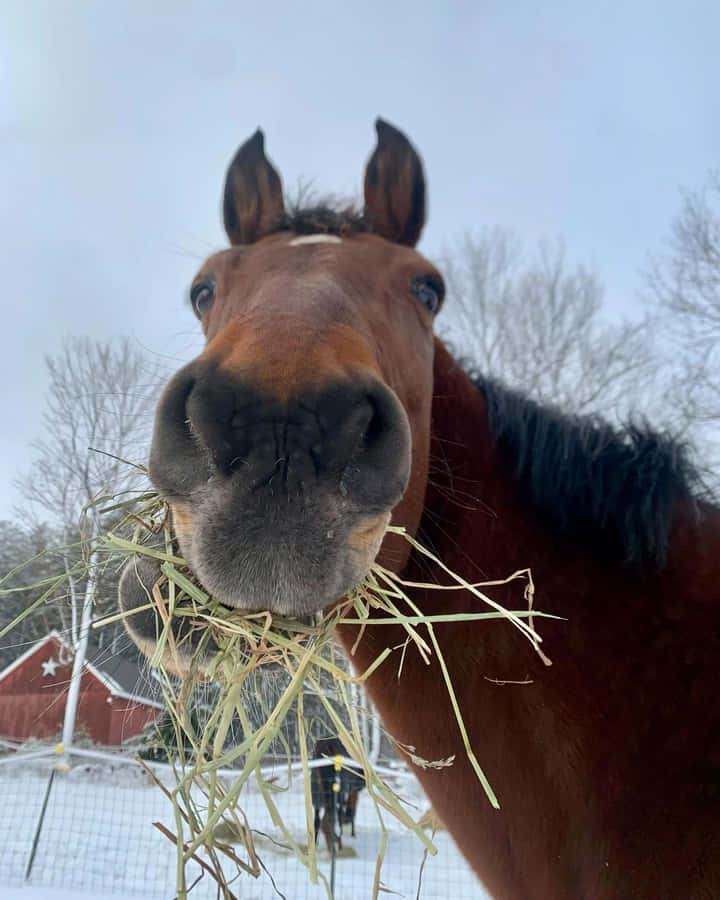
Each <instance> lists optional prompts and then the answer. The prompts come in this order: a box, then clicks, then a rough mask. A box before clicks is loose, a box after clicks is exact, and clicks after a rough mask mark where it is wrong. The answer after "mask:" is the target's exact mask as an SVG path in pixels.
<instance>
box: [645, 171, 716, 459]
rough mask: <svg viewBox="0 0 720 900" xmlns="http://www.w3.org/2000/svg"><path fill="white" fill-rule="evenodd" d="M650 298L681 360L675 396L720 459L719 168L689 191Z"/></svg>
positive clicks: (652, 272)
mask: <svg viewBox="0 0 720 900" xmlns="http://www.w3.org/2000/svg"><path fill="white" fill-rule="evenodd" d="M647 282H648V287H649V292H650V300H651V302H652V304H653V306H654V307H655V308H656V309H658V310H659V311H660V314H661V316H662V324H663V334H664V335H665V337H666V339H667V340H668V342H669V343H670V346H671V348H672V352H673V356H674V358H675V359H676V365H677V369H678V376H677V379H676V382H675V385H674V388H675V389H674V391H673V394H672V397H671V401H672V403H673V405H675V406H676V407H677V408H679V409H680V410H682V414H683V416H684V418H685V420H686V421H687V423H688V427H689V429H690V430H692V431H694V432H695V433H697V432H700V433H701V434H703V435H705V436H706V437H707V439H708V440H709V441H710V442H713V441H714V443H715V447H714V451H715V457H716V461H717V460H718V459H720V172H711V173H710V174H709V175H708V176H707V179H706V181H705V184H704V185H703V186H702V187H701V188H700V189H699V190H697V191H693V192H685V194H684V199H683V205H682V208H681V210H680V213H679V214H678V216H677V217H676V219H675V220H674V222H673V223H672V225H671V231H670V237H669V239H668V246H667V252H666V253H665V255H663V256H660V257H656V258H654V259H653V260H652V261H651V264H650V268H649V271H648V272H647Z"/></svg>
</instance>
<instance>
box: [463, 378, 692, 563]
mask: <svg viewBox="0 0 720 900" xmlns="http://www.w3.org/2000/svg"><path fill="white" fill-rule="evenodd" d="M471 377H472V380H473V383H474V384H475V385H476V387H477V388H478V389H479V390H480V391H481V392H482V393H483V395H484V397H485V401H486V403H487V409H488V417H489V422H490V429H491V431H492V432H493V434H494V435H495V437H496V438H497V439H498V441H500V442H501V443H502V445H503V447H504V448H505V449H506V450H507V451H508V452H509V454H510V461H511V464H512V469H513V476H514V477H515V478H516V479H517V480H518V481H519V482H521V484H522V485H523V487H524V488H525V489H526V490H527V491H528V494H529V497H530V499H531V501H532V502H533V504H534V505H535V506H536V507H537V508H538V509H539V510H540V511H541V513H542V514H543V515H544V516H546V517H547V518H548V519H549V521H550V522H551V524H552V525H553V526H554V527H555V528H556V529H558V530H559V532H560V533H562V534H563V535H564V536H565V537H566V538H567V539H568V540H569V541H571V542H576V543H582V544H588V543H591V544H592V546H593V550H594V552H596V553H597V552H600V551H602V552H604V554H605V555H606V556H608V557H609V558H611V559H614V560H620V561H623V562H626V563H634V564H637V565H639V566H641V567H642V568H646V569H659V568H661V567H662V566H663V565H664V563H665V558H666V553H667V546H668V538H669V535H670V529H671V526H672V522H673V513H674V512H675V509H676V505H677V503H678V502H682V501H686V502H688V503H689V504H691V505H692V507H694V508H695V507H696V505H697V502H698V500H699V499H700V493H701V486H702V482H701V478H700V476H699V474H698V472H697V470H696V468H695V467H694V465H693V464H692V462H691V461H690V458H689V455H688V448H687V445H685V444H684V443H682V442H680V441H678V440H677V439H675V438H673V437H671V436H669V435H667V434H662V433H660V432H657V431H653V430H651V429H650V428H647V427H640V426H637V425H630V426H627V427H625V428H622V429H618V428H614V427H612V426H611V425H609V424H608V423H607V422H604V421H602V420H601V419H599V418H597V417H592V416H574V415H568V414H565V413H562V412H560V411H559V410H558V409H556V408H554V407H551V406H541V405H540V404H538V403H536V402H534V401H533V400H530V399H529V398H528V397H527V396H525V395H524V394H522V393H521V392H519V391H514V390H510V389H509V388H507V387H505V386H503V385H502V384H500V383H499V382H497V381H494V380H492V379H490V378H485V377H482V376H479V375H477V374H475V373H472V374H471Z"/></svg>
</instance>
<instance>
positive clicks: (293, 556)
mask: <svg viewBox="0 0 720 900" xmlns="http://www.w3.org/2000/svg"><path fill="white" fill-rule="evenodd" d="M180 518H182V521H183V526H182V527H181V528H178V529H177V535H178V542H179V545H180V549H181V551H182V553H183V556H184V557H185V559H186V560H187V562H188V564H189V566H190V568H191V569H192V570H193V572H194V574H195V576H196V577H197V579H198V581H199V582H200V584H201V585H202V586H203V588H204V589H205V590H206V591H207V592H208V593H209V594H210V595H211V596H213V597H215V598H216V599H217V600H219V601H220V602H221V603H223V604H225V605H226V606H229V607H231V608H234V609H238V610H242V611H244V612H264V611H268V612H271V613H273V614H275V615H281V616H290V617H300V616H308V615H312V614H314V613H316V612H318V611H320V610H323V609H325V608H327V607H329V606H332V605H333V604H335V603H337V602H338V601H340V600H341V599H342V598H343V597H345V596H346V595H347V594H349V593H350V592H351V591H352V590H353V589H354V588H355V587H356V586H357V585H359V584H361V583H362V581H363V580H364V578H365V577H366V575H367V574H368V572H369V570H370V568H371V566H372V564H373V562H374V561H375V558H376V556H377V554H378V551H379V549H380V546H381V544H382V540H383V537H384V534H385V530H386V528H387V525H388V523H389V520H390V512H389V511H385V512H381V513H378V514H375V515H366V514H363V515H360V514H355V515H353V514H351V513H350V512H349V511H348V510H342V509H339V508H338V507H337V506H336V507H335V508H333V507H332V506H330V507H324V508H321V507H316V508H314V509H312V510H309V511H308V510H307V509H304V510H302V511H293V510H292V509H291V508H290V507H286V508H283V509H282V510H281V513H275V512H272V513H268V512H267V511H266V512H265V514H264V515H260V514H259V511H258V510H257V509H247V508H245V509H242V510H240V511H238V509H237V508H236V507H235V506H234V505H233V504H232V503H228V502H227V501H226V500H219V499H218V498H211V499H210V500H209V501H208V500H206V502H204V503H201V504H200V505H199V506H198V507H196V508H195V509H194V511H193V514H192V516H189V515H188V509H187V507H185V508H184V511H183V514H182V516H181V517H178V516H177V515H176V516H175V520H176V522H178V521H179V519H180Z"/></svg>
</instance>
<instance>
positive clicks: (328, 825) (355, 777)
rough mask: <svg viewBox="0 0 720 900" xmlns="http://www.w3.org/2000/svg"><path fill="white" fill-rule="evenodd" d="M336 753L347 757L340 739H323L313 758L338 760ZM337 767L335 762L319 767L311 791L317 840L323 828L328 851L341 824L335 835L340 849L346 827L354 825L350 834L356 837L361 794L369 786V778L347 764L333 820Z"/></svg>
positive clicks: (317, 745)
mask: <svg viewBox="0 0 720 900" xmlns="http://www.w3.org/2000/svg"><path fill="white" fill-rule="evenodd" d="M335 756H347V754H346V753H345V748H344V747H343V745H342V742H341V741H340V740H339V738H320V739H319V740H317V741H316V742H315V752H314V753H313V759H330V760H332V759H334V757H335ZM334 781H335V767H334V766H333V765H326V766H318V767H317V768H315V769H312V771H311V775H310V794H311V797H312V805H313V809H314V811H315V840H316V841H317V837H318V832H319V831H320V830H321V829H322V833H323V834H324V835H325V841H326V843H327V848H328V850H330V849H331V846H332V839H333V829H334V828H335V825H336V824H337V825H338V826H339V831H338V832H337V833H336V834H335V839H336V841H337V848H338V850H342V827H343V825H350V833H351V834H352V836H353V837H355V812H356V810H357V802H358V795H359V793H360V791H361V790H362V788H364V787H365V777H364V775H362V773H361V772H360V771H357V770H356V769H354V768H352V767H350V766H345V765H343V768H342V769H341V770H340V790H339V791H338V793H337V794H336V796H335V810H336V817H337V818H336V821H334V822H333V816H332V810H333V805H332V802H333V783H334Z"/></svg>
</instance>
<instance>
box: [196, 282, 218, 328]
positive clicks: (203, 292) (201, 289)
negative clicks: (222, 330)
mask: <svg viewBox="0 0 720 900" xmlns="http://www.w3.org/2000/svg"><path fill="white" fill-rule="evenodd" d="M214 299H215V282H214V281H213V280H211V279H209V278H204V279H203V280H202V281H198V283H197V284H194V285H193V286H192V287H191V288H190V302H191V303H192V308H193V309H194V310H195V315H196V316H197V317H198V319H202V317H203V316H204V315H205V313H206V312H207V311H208V309H210V307H211V306H212V302H213V300H214Z"/></svg>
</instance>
